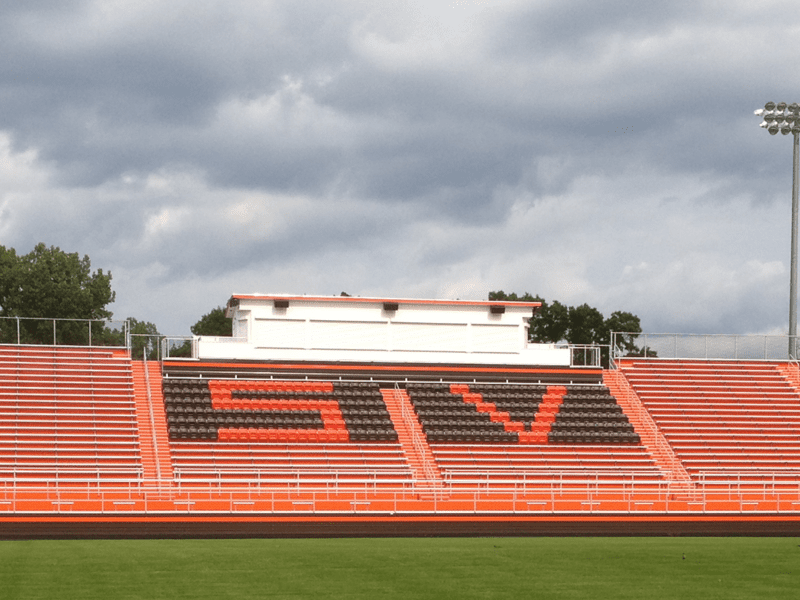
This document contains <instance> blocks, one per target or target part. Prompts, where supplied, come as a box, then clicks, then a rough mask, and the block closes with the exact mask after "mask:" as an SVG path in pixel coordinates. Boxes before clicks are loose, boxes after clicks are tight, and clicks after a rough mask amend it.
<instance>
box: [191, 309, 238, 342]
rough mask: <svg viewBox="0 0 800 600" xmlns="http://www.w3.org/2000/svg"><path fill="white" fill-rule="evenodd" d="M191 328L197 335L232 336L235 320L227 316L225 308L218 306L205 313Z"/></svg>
mask: <svg viewBox="0 0 800 600" xmlns="http://www.w3.org/2000/svg"><path fill="white" fill-rule="evenodd" d="M190 329H191V330H192V333H193V334H195V335H217V336H232V335H233V320H232V319H229V318H228V317H226V316H225V309H224V308H222V307H221V306H218V307H217V308H215V309H213V310H212V311H211V312H209V313H208V314H205V315H203V316H202V317H201V318H200V320H199V321H198V322H197V323H195V324H194V325H192V326H191V328H190Z"/></svg>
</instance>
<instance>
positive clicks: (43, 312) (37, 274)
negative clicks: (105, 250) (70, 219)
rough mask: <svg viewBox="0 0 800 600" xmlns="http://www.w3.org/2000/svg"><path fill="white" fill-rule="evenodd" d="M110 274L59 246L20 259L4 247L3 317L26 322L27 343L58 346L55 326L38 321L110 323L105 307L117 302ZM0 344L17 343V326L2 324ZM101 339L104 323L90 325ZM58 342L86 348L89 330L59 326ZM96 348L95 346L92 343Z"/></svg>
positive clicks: (0, 263) (0, 272)
mask: <svg viewBox="0 0 800 600" xmlns="http://www.w3.org/2000/svg"><path fill="white" fill-rule="evenodd" d="M114 298H115V294H114V292H113V291H112V289H111V273H104V272H103V270H102V269H98V270H97V271H94V272H92V269H91V261H90V260H89V257H88V256H84V257H83V258H80V257H79V256H78V253H77V252H75V253H67V252H64V251H62V250H61V249H60V248H58V247H56V246H50V247H49V248H48V247H47V246H46V245H45V244H38V245H37V246H36V247H35V248H34V249H33V250H32V251H31V252H30V253H29V254H25V255H23V256H17V254H16V251H15V250H14V249H13V248H9V249H6V248H5V247H3V246H0V316H3V317H21V318H25V319H21V320H20V322H19V325H20V338H21V341H22V342H24V343H53V341H54V339H53V338H54V333H53V323H52V322H47V321H36V320H27V318H36V319H98V320H102V319H108V318H110V317H111V316H112V313H111V311H109V310H107V309H106V306H107V305H108V304H110V303H112V302H113V301H114ZM3 321H4V322H3V324H2V330H0V336H2V337H1V338H0V339H2V340H3V341H6V340H11V339H13V340H14V341H16V327H17V324H16V323H15V322H14V323H10V322H8V321H7V320H5V319H4V320H3ZM91 329H92V338H95V337H96V338H97V339H100V338H102V335H103V330H104V329H105V324H103V323H99V322H98V323H95V324H92V326H91ZM55 337H56V340H55V341H56V342H57V343H59V344H87V343H88V342H89V327H88V325H86V324H83V323H80V322H75V321H73V322H62V321H59V322H57V323H56V334H55ZM93 343H94V341H93Z"/></svg>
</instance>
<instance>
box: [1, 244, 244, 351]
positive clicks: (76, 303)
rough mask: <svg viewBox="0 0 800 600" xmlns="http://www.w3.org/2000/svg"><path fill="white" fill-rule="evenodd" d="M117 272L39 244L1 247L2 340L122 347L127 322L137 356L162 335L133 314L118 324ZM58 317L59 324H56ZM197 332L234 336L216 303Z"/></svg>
mask: <svg viewBox="0 0 800 600" xmlns="http://www.w3.org/2000/svg"><path fill="white" fill-rule="evenodd" d="M111 280H112V275H111V273H110V272H104V271H103V269H97V270H94V271H93V270H92V263H91V260H90V259H89V257H88V256H83V257H81V256H80V255H79V254H78V253H77V252H64V251H63V250H61V249H60V248H58V247H57V246H49V247H48V246H47V245H45V244H42V243H40V244H37V245H36V247H35V248H34V249H33V250H32V251H31V252H29V253H28V254H22V255H20V254H17V252H16V250H15V249H14V248H6V247H5V246H0V343H5V344H8V343H17V342H19V343H22V344H53V343H55V344H58V345H69V346H78V345H90V344H91V345H93V346H122V345H124V344H125V342H126V340H125V328H124V327H123V326H122V321H127V322H128V331H129V333H130V334H132V336H131V346H132V351H133V356H134V358H141V356H142V355H143V354H144V352H145V351H146V350H147V349H148V348H150V347H151V346H152V343H153V341H154V338H156V337H158V336H160V335H161V334H160V333H159V331H158V327H157V326H156V325H155V324H154V323H151V322H149V321H144V320H139V319H136V318H135V317H128V318H127V319H123V320H121V321H119V322H118V324H116V325H115V324H114V323H113V322H109V321H110V320H111V319H112V317H113V313H112V312H111V311H110V310H109V309H108V305H109V304H111V303H112V302H114V300H115V299H116V293H115V292H114V291H113V290H112V289H111ZM54 321H55V323H54ZM191 330H192V333H194V334H196V335H231V323H230V319H226V318H225V314H224V309H223V308H222V307H217V308H215V309H213V310H212V311H211V312H210V313H208V314H206V315H204V316H203V317H201V318H200V320H199V321H198V322H197V323H195V324H194V325H193V326H192V327H191Z"/></svg>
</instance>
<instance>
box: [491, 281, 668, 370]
mask: <svg viewBox="0 0 800 600" xmlns="http://www.w3.org/2000/svg"><path fill="white" fill-rule="evenodd" d="M489 300H505V301H509V302H541V303H542V307H541V308H540V309H539V310H538V311H537V312H536V314H535V315H534V316H533V318H531V319H530V320H529V323H530V328H529V329H528V340H529V341H531V342H534V343H541V344H555V343H559V342H568V343H570V344H578V345H582V344H586V345H590V344H597V345H601V346H610V344H611V332H613V331H616V332H625V333H626V334H627V335H621V336H617V337H616V340H615V341H616V344H617V348H618V350H619V351H621V352H622V353H624V354H627V355H631V356H635V355H638V356H641V354H640V353H641V352H642V351H641V350H640V349H639V348H638V347H637V346H636V344H635V340H636V338H637V335H636V334H638V333H641V331H642V327H641V323H640V322H639V317H637V316H636V315H634V314H631V313H629V312H622V311H614V312H613V313H611V316H610V317H608V318H604V317H603V314H602V313H601V312H600V311H599V310H597V309H596V308H593V307H591V306H589V305H588V304H581V305H580V306H565V305H564V304H561V303H560V302H559V301H558V300H554V301H553V302H551V303H548V302H547V301H546V300H545V299H544V298H541V297H539V296H538V295H537V296H532V295H531V294H530V293H528V292H525V293H524V294H522V295H521V296H520V295H517V294H516V293H510V294H507V293H505V292H504V291H503V290H498V291H495V292H489ZM650 352H651V355H652V354H653V353H652V351H650ZM637 353H639V354H637ZM602 361H603V364H605V365H607V364H608V351H607V350H606V349H604V350H603V351H602Z"/></svg>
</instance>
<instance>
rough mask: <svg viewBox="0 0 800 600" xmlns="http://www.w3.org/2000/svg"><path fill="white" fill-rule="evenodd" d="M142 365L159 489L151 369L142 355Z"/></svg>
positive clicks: (159, 476)
mask: <svg viewBox="0 0 800 600" xmlns="http://www.w3.org/2000/svg"><path fill="white" fill-rule="evenodd" d="M142 365H143V366H144V385H145V388H147V412H148V413H149V414H150V437H151V439H152V442H153V458H154V459H155V462H156V476H157V477H158V481H159V487H160V483H161V461H160V460H159V456H158V439H157V437H156V420H155V417H154V416H153V394H152V392H151V390H150V369H149V368H148V367H147V356H146V354H143V355H142Z"/></svg>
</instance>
